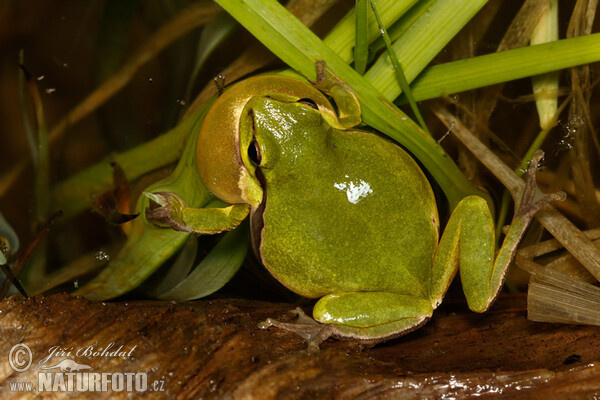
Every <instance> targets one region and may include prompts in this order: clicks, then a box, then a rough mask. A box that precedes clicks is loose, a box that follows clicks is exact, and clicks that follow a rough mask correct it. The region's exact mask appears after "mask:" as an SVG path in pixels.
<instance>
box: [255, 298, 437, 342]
mask: <svg viewBox="0 0 600 400" xmlns="http://www.w3.org/2000/svg"><path fill="white" fill-rule="evenodd" d="M294 312H295V313H297V314H298V321H296V322H295V323H285V322H279V321H275V320H273V319H270V318H269V319H268V320H266V321H264V322H262V323H261V324H260V325H259V326H260V327H261V328H263V329H266V328H268V327H270V326H276V327H278V328H282V329H285V330H288V331H291V332H294V333H296V334H298V335H300V336H302V337H303V338H304V339H306V340H307V341H308V348H309V351H315V350H318V348H319V344H320V343H321V342H323V341H324V340H326V339H328V338H329V337H343V338H354V339H359V340H362V341H363V342H365V343H378V342H382V341H384V340H387V339H391V338H394V337H398V336H401V335H403V334H405V333H408V332H409V331H412V330H414V329H417V328H418V327H420V326H421V325H423V324H424V323H425V322H427V321H428V320H429V318H431V314H432V313H433V307H432V305H431V302H430V301H429V300H428V299H424V298H419V297H416V296H408V295H401V294H397V293H386V292H341V293H332V294H329V295H327V296H324V297H322V298H321V299H320V300H319V301H318V302H317V304H315V307H314V309H313V317H314V318H315V319H314V320H313V319H312V318H310V317H308V316H306V315H305V314H304V313H303V312H302V310H299V309H296V310H295V311H294ZM317 321H318V322H317Z"/></svg>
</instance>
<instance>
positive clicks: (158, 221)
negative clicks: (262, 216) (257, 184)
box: [145, 192, 250, 234]
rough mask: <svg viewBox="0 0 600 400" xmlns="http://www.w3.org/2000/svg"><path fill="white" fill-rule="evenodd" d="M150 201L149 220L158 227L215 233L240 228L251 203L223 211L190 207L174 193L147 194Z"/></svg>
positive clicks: (234, 205)
mask: <svg viewBox="0 0 600 400" xmlns="http://www.w3.org/2000/svg"><path fill="white" fill-rule="evenodd" d="M145 195H146V197H148V198H149V199H150V200H151V202H150V205H149V207H148V208H146V212H145V215H146V219H147V220H148V221H150V222H151V223H153V224H154V225H156V226H160V227H163V228H172V229H175V230H177V231H182V232H194V233H202V234H215V233H221V232H223V231H229V230H232V229H235V228H237V227H238V226H239V225H240V224H241V223H242V221H243V220H244V219H245V218H246V217H247V216H248V213H249V212H250V206H249V205H248V204H233V205H231V206H229V207H224V208H192V207H187V206H186V205H185V204H184V203H183V201H182V200H181V198H180V197H179V196H177V195H176V194H175V193H168V192H159V193H145Z"/></svg>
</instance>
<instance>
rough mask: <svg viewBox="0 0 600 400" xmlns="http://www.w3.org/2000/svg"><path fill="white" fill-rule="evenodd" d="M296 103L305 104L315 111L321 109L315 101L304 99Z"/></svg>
mask: <svg viewBox="0 0 600 400" xmlns="http://www.w3.org/2000/svg"><path fill="white" fill-rule="evenodd" d="M296 103H301V104H304V105H306V106H309V107H310V108H314V109H315V110H318V109H319V107H318V106H317V103H316V102H315V101H314V100H313V99H309V98H304V99H300V100H298V101H297V102H296Z"/></svg>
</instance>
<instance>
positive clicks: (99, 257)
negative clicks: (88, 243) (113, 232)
mask: <svg viewBox="0 0 600 400" xmlns="http://www.w3.org/2000/svg"><path fill="white" fill-rule="evenodd" d="M96 260H98V261H110V256H109V255H108V254H107V253H106V252H105V251H104V250H98V251H97V252H96Z"/></svg>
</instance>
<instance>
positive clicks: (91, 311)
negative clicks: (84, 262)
mask: <svg viewBox="0 0 600 400" xmlns="http://www.w3.org/2000/svg"><path fill="white" fill-rule="evenodd" d="M525 305H526V299H525V297H524V296H522V295H518V296H508V297H507V296H503V297H500V299H499V300H498V301H497V302H496V304H495V305H494V306H493V307H492V309H491V310H490V311H488V312H487V313H485V314H474V313H471V312H470V311H468V310H467V308H466V306H465V304H464V303H462V302H455V303H449V304H445V305H442V307H441V308H440V309H438V310H437V311H436V313H435V315H434V317H433V319H432V320H431V321H430V322H429V323H428V324H427V325H425V326H424V327H423V328H421V329H419V330H417V331H415V332H412V333H410V334H409V335H406V336H404V337H402V338H399V339H395V340H391V341H389V342H387V343H383V344H379V345H377V346H365V345H363V344H361V343H360V342H357V341H353V340H348V341H342V340H340V341H338V340H334V339H329V340H328V341H327V342H325V343H323V344H322V345H321V351H319V352H318V353H316V354H311V353H309V352H307V345H306V342H305V341H304V340H303V339H302V338H300V337H299V336H297V335H295V334H293V333H290V332H287V331H283V330H280V329H277V328H269V329H268V330H261V329H259V328H258V326H257V324H258V323H259V322H261V321H263V320H265V319H266V318H268V317H275V318H279V319H280V320H282V321H288V322H291V321H292V320H293V319H294V317H293V315H292V314H291V313H290V312H289V311H290V310H292V309H294V308H295V307H296V306H295V305H291V304H282V303H268V302H260V301H250V300H240V299H221V300H204V301H195V302H155V301H136V302H112V303H110V302H91V301H89V300H86V299H84V298H79V297H74V296H69V295H67V294H57V295H51V296H48V297H35V298H30V299H24V298H21V297H16V296H13V297H10V298H8V299H4V300H3V301H2V302H0V354H1V359H0V397H1V398H30V397H31V396H32V393H30V392H29V393H28V392H14V391H12V390H16V387H15V386H14V385H15V384H16V383H18V382H33V383H34V386H33V387H35V385H36V384H38V379H39V375H38V374H39V373H42V374H55V375H60V374H61V371H60V369H59V367H55V368H54V369H52V368H51V369H48V370H43V369H41V368H48V367H51V366H54V365H56V364H58V363H59V362H60V361H63V360H65V359H71V360H74V361H75V362H76V363H78V365H86V366H89V367H90V368H89V369H88V370H85V371H78V372H76V373H73V374H74V375H77V374H80V373H81V374H83V373H84V372H85V373H92V372H95V373H105V372H111V373H112V372H120V373H140V372H142V373H146V374H147V388H148V390H147V391H146V392H144V393H137V392H135V390H134V391H133V392H127V391H120V392H110V391H108V392H100V393H87V392H76V393H75V394H73V393H69V392H65V391H58V392H47V393H43V395H44V396H45V397H44V398H66V397H72V396H75V397H83V398H87V397H90V398H92V397H93V398H111V399H120V398H128V397H135V396H143V397H144V398H151V399H154V398H156V399H159V398H177V399H188V398H190V399H200V398H201V399H274V398H277V399H305V398H307V399H308V398H310V399H315V398H316V399H328V398H335V399H367V398H369V399H372V398H373V399H389V398H406V399H412V398H415V399H420V398H426V397H428V398H441V397H444V396H445V397H446V398H456V399H466V398H472V397H478V398H497V397H507V398H511V399H513V398H519V399H521V398H523V399H530V398H535V399H548V398H556V397H557V396H558V397H559V398H566V397H568V398H570V399H577V398H582V399H584V398H585V399H588V398H594V396H600V365H598V364H596V362H597V361H598V360H600V335H598V328H597V327H589V326H587V327H586V326H573V325H557V324H542V323H535V322H531V321H528V320H527V319H526V311H525ZM305 311H310V310H309V309H306V310H305ZM111 343H112V344H111ZM18 344H26V345H27V346H28V347H29V349H30V351H31V355H32V357H31V361H32V362H31V365H30V367H29V368H28V369H27V370H25V371H24V372H17V371H15V370H14V369H13V368H12V367H11V365H10V362H9V357H8V356H9V355H10V353H11V348H13V346H15V345H18ZM61 350H62V353H61V352H60V351H61ZM94 351H95V352H96V353H95V354H90V353H91V352H94ZM102 351H104V354H102ZM52 354H53V355H54V356H53V357H49V356H50V355H52ZM25 355H26V354H25ZM25 355H24V354H21V356H20V357H21V358H20V359H18V360H17V363H18V362H21V364H22V363H24V362H25V359H24V357H25ZM12 356H13V357H14V356H15V351H13V354H12ZM41 361H43V362H42V363H40V362H41ZM13 364H14V362H13ZM65 374H68V372H63V375H65ZM44 376H46V375H44ZM53 376H54V375H53ZM74 379H79V378H78V377H77V376H76V377H75V378H74ZM11 384H12V385H13V386H11ZM45 384H47V385H50V384H49V383H48V382H46V383H45ZM52 385H57V384H56V381H54V382H53V384H52ZM43 388H44V389H64V388H63V387H61V386H60V385H59V384H58V386H45V387H43ZM109 388H110V386H109ZM117 389H118V387H117ZM134 389H135V388H134ZM37 395H40V393H39V392H37Z"/></svg>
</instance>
